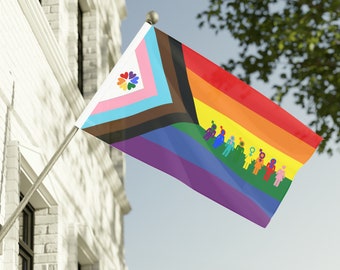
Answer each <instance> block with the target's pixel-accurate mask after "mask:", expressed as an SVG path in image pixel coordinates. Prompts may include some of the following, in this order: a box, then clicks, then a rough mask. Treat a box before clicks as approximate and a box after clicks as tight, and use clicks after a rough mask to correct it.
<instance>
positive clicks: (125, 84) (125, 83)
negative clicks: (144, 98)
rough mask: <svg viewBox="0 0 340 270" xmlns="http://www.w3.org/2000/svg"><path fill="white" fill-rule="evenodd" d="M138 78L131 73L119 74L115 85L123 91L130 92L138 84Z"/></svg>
mask: <svg viewBox="0 0 340 270" xmlns="http://www.w3.org/2000/svg"><path fill="white" fill-rule="evenodd" d="M138 80H139V77H138V76H137V74H136V73H134V72H133V71H129V72H127V71H126V72H125V73H122V74H120V76H119V78H118V81H117V85H118V86H119V87H120V88H121V89H123V90H131V89H133V88H135V87H136V85H137V84H138Z"/></svg>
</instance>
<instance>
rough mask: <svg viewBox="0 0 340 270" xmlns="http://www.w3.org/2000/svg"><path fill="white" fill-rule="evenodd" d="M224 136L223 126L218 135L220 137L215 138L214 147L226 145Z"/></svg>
mask: <svg viewBox="0 0 340 270" xmlns="http://www.w3.org/2000/svg"><path fill="white" fill-rule="evenodd" d="M224 135H225V130H224V129H223V127H222V126H221V132H220V134H218V136H217V137H216V138H215V141H214V144H213V147H214V148H217V147H219V146H220V145H222V144H223V143H224Z"/></svg>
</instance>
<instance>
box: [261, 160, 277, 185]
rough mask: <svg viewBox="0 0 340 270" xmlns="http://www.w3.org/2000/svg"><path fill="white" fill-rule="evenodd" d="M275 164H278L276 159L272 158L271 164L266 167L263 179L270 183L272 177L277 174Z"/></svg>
mask: <svg viewBox="0 0 340 270" xmlns="http://www.w3.org/2000/svg"><path fill="white" fill-rule="evenodd" d="M275 164H276V159H275V158H272V159H271V160H270V162H268V163H267V166H266V173H265V175H264V176H263V179H264V180H266V181H268V180H269V178H270V176H271V175H272V174H273V173H274V172H275Z"/></svg>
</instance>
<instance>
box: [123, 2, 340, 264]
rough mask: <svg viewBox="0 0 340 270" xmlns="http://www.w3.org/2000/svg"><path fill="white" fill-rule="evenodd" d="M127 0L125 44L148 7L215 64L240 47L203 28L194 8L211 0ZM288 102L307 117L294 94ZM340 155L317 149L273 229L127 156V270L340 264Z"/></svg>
mask: <svg viewBox="0 0 340 270" xmlns="http://www.w3.org/2000/svg"><path fill="white" fill-rule="evenodd" d="M126 4H127V17H126V18H125V19H124V21H123V22H122V28H121V30H122V38H123V46H122V50H124V49H125V48H126V47H127V46H128V44H129V42H130V41H131V40H132V38H133V37H134V35H135V34H136V33H137V32H138V30H139V29H140V27H141V26H142V24H143V23H144V21H145V17H146V14H147V13H148V12H149V11H150V10H155V11H156V12H157V13H158V15H159V21H158V23H157V24H156V25H155V26H156V27H157V28H159V29H160V30H162V31H163V32H166V33H167V34H168V35H170V36H172V37H174V38H176V39H177V40H179V41H180V42H182V43H184V44H185V45H187V46H189V47H191V48H192V49H194V50H196V51H197V52H199V53H200V54H202V55H203V56H205V57H206V58H208V59H210V60H212V61H213V62H215V63H216V64H221V63H222V62H226V60H227V59H229V58H230V57H233V56H235V55H236V54H237V52H238V47H237V43H236V42H235V41H233V40H232V39H231V38H230V36H229V35H228V33H221V34H219V35H215V33H214V32H213V31H212V30H210V29H208V28H205V29H199V28H198V21H197V19H196V15H197V14H198V13H199V12H201V11H203V10H205V9H206V8H207V7H208V1H202V0H171V1H161V0H127V1H126ZM252 86H253V87H254V88H256V89H257V90H258V91H260V92H261V93H262V94H264V95H266V96H268V97H270V96H271V94H273V92H272V90H271V89H270V87H269V85H265V84H263V83H260V82H254V84H253V85H252ZM283 107H284V109H286V110H287V111H288V112H290V113H291V114H293V115H294V116H295V117H296V118H298V119H299V120H300V121H302V122H303V123H305V124H307V123H308V118H307V117H306V115H305V114H304V111H303V110H302V109H301V108H299V107H297V106H296V105H294V103H293V102H292V100H287V101H286V102H285V103H284V106H283ZM334 147H336V146H334ZM337 147H338V148H339V146H337ZM339 160H340V153H339V151H336V153H335V155H333V156H332V157H329V156H327V155H326V154H324V155H318V154H317V153H315V154H314V155H313V157H312V158H311V159H310V160H309V161H308V162H307V163H306V165H304V166H303V167H302V168H301V169H300V170H299V172H298V173H297V175H296V176H295V178H294V181H293V183H292V185H291V187H290V189H289V190H288V193H287V195H286V196H285V198H284V200H283V202H282V204H281V205H280V207H279V208H278V210H277V212H276V213H275V215H274V217H273V218H272V220H271V222H270V223H269V225H268V226H267V228H262V227H259V226H258V225H256V224H254V223H252V222H250V221H248V220H246V219H245V218H243V217H241V216H239V215H237V214H235V213H234V212H232V211H230V210H228V209H226V208H224V207H222V206H220V205H218V204H217V203H215V202H213V201H211V200H210V199H208V198H206V197H204V196H203V195H201V194H199V193H197V192H195V191H194V190H191V189H190V188H189V187H187V186H186V185H184V184H182V183H181V182H179V181H178V180H176V179H174V178H173V177H171V176H169V175H167V174H165V173H163V172H161V171H158V170H157V169H154V168H152V167H150V166H148V165H146V164H144V163H142V162H141V161H138V160H136V159H134V158H132V157H129V156H126V192H127V196H128V199H129V201H130V204H131V206H132V211H131V212H130V213H129V214H128V215H127V216H126V217H125V255H126V262H127V266H128V268H129V270H159V269H162V270H174V269H176V270H184V269H185V270H188V269H189V270H191V269H195V270H206V269H214V270H226V269H237V270H243V269H245V270H249V269H251V270H267V269H268V270H269V269H270V270H272V269H275V270H287V269H308V270H320V269H324V270H333V269H334V270H338V269H340V256H339V250H340V170H339V169H338V168H337V167H338V166H339V165H338V164H339Z"/></svg>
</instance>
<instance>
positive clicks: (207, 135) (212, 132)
mask: <svg viewBox="0 0 340 270" xmlns="http://www.w3.org/2000/svg"><path fill="white" fill-rule="evenodd" d="M216 128H217V126H216V124H215V123H214V121H211V127H210V128H208V129H207V130H206V131H205V134H204V136H203V138H204V140H206V141H207V140H209V139H210V138H213V137H214V136H215V134H216Z"/></svg>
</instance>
